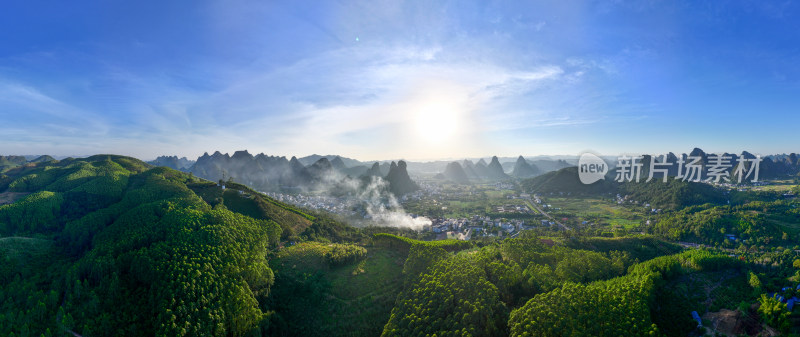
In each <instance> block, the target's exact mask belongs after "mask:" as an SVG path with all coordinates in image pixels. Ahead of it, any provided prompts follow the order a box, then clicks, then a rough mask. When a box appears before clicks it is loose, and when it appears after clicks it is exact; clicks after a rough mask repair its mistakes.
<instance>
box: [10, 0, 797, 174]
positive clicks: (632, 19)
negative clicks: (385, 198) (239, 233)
mask: <svg viewBox="0 0 800 337" xmlns="http://www.w3.org/2000/svg"><path fill="white" fill-rule="evenodd" d="M798 7H800V5H798V4H797V3H794V2H784V3H778V2H768V1H750V2H748V1H745V2H738V1H685V2H678V1H663V2H662V1H597V2H588V1H541V2H533V1H524V2H519V3H513V2H510V1H497V2H491V1H478V2H470V1H452V2H448V1H445V2H440V1H417V2H406V1H341V2H325V1H287V2H274V1H238V0H233V1H231V0H226V1H135V2H123V1H95V2H92V1H86V2H81V5H80V6H78V5H76V3H74V2H65V1H9V2H5V3H4V6H3V10H2V11H0V41H2V42H1V43H0V117H1V119H0V120H2V123H0V153H1V154H43V153H46V154H54V155H89V154H95V153H117V154H126V155H132V156H136V157H139V158H142V159H152V158H154V157H156V156H158V155H172V154H177V155H181V156H183V155H185V156H189V157H190V158H192V157H196V156H198V155H201V154H202V153H203V152H205V151H208V152H213V151H215V150H220V151H222V152H232V151H235V150H240V149H248V150H249V151H250V152H251V153H258V152H265V153H267V154H274V155H289V156H290V155H298V156H304V155H309V154H312V153H324V154H329V153H336V154H341V155H344V156H347V157H352V158H357V159H362V160H374V159H390V158H406V159H416V160H419V159H434V158H463V157H477V156H487V155H501V156H515V155H519V154H522V155H539V154H577V153H578V152H581V151H585V150H592V151H595V152H598V153H602V154H606V155H616V154H619V153H623V152H624V153H636V152H648V153H661V152H665V151H675V152H689V151H691V149H692V148H693V147H701V148H703V149H704V150H706V151H708V152H721V151H729V152H740V151H742V150H748V151H750V152H753V153H762V154H771V153H783V152H798V151H800V138H798V137H797V136H796V131H795V129H796V127H795V126H796V125H800V124H798V123H799V122H800V116H799V115H798V108H800V85H799V84H800V83H799V82H798V80H800V20H797V18H798V15H799V14H800V8H798Z"/></svg>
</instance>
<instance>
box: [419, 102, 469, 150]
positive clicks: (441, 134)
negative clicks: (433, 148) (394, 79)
mask: <svg viewBox="0 0 800 337" xmlns="http://www.w3.org/2000/svg"><path fill="white" fill-rule="evenodd" d="M459 115H460V107H459V106H458V104H454V103H452V102H447V101H444V100H434V101H428V102H425V103H423V104H421V105H420V106H419V108H417V109H416V111H415V116H414V120H415V123H416V131H417V135H418V136H419V137H420V139H421V140H423V141H424V142H425V143H427V144H430V145H441V144H445V143H449V142H450V141H452V140H453V138H454V137H455V135H456V132H457V131H458V127H459V118H460V116H459Z"/></svg>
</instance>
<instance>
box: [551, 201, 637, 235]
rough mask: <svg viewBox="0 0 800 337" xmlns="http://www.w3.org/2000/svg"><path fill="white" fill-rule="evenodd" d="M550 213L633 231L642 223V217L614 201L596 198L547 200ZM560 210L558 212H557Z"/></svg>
mask: <svg viewBox="0 0 800 337" xmlns="http://www.w3.org/2000/svg"><path fill="white" fill-rule="evenodd" d="M544 202H545V203H547V204H549V205H550V206H551V207H550V209H549V211H548V212H551V213H552V212H563V213H570V214H573V215H574V216H575V217H577V218H578V220H579V221H583V220H586V221H596V222H597V223H600V224H608V225H610V226H612V227H616V226H622V227H624V228H626V229H631V228H633V227H636V226H638V225H639V224H640V223H641V215H639V214H637V213H636V212H634V211H632V210H631V209H629V208H626V207H624V206H621V205H617V204H616V203H613V202H612V201H608V200H602V199H596V198H547V199H545V200H544ZM556 209H558V210H556Z"/></svg>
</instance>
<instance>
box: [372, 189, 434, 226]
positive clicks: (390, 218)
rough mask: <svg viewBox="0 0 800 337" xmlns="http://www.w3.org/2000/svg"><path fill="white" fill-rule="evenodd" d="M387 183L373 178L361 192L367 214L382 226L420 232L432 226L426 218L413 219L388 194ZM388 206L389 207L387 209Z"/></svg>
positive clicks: (395, 199)
mask: <svg viewBox="0 0 800 337" xmlns="http://www.w3.org/2000/svg"><path fill="white" fill-rule="evenodd" d="M386 187H387V182H386V181H385V180H383V179H382V178H381V177H374V176H373V177H371V179H370V182H369V184H367V186H366V188H363V189H361V190H360V192H361V193H359V196H358V197H359V199H361V200H363V201H364V202H365V203H366V210H367V214H369V215H370V216H371V217H372V220H373V221H375V222H376V223H377V224H378V225H380V226H389V227H402V228H411V229H414V230H420V229H422V228H423V227H424V226H430V225H431V220H430V219H428V218H426V217H422V216H419V217H412V216H410V215H408V213H406V211H405V210H404V209H403V206H402V205H400V203H399V202H398V201H397V198H395V196H394V195H393V194H392V193H389V192H387V190H388V189H387V188H386ZM387 206H388V207H387Z"/></svg>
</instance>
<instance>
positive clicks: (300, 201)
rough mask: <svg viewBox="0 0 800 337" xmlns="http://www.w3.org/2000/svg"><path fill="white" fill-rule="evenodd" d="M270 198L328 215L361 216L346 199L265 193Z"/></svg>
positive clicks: (351, 201) (351, 202) (350, 201)
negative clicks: (324, 212)
mask: <svg viewBox="0 0 800 337" xmlns="http://www.w3.org/2000/svg"><path fill="white" fill-rule="evenodd" d="M266 194H267V195H268V196H269V197H270V198H273V199H275V200H278V201H280V202H285V203H288V204H292V205H295V206H300V207H303V208H308V209H313V210H323V211H326V212H328V213H333V214H339V215H345V216H357V215H362V214H360V213H358V212H356V211H355V210H354V209H353V205H354V204H353V202H354V201H353V200H350V199H348V198H335V197H328V196H309V195H302V194H283V193H276V192H267V193H266Z"/></svg>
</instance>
